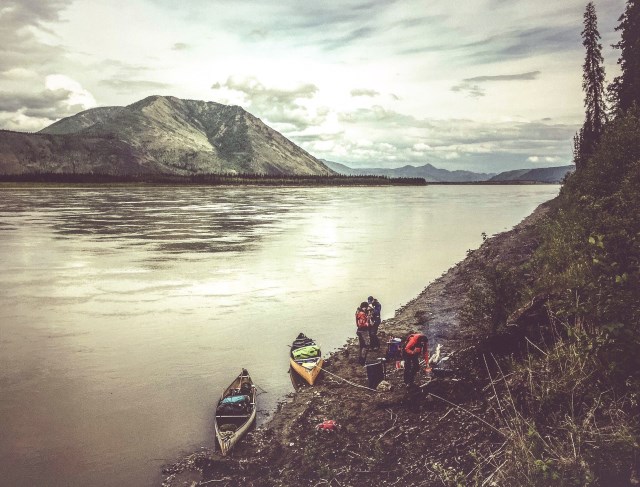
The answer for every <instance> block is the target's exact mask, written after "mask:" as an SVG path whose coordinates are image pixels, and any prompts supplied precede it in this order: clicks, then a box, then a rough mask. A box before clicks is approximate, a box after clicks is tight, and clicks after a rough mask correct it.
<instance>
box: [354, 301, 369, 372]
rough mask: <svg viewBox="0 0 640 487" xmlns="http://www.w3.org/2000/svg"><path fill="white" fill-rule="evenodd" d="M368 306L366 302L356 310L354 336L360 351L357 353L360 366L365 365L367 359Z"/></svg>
mask: <svg viewBox="0 0 640 487" xmlns="http://www.w3.org/2000/svg"><path fill="white" fill-rule="evenodd" d="M368 308H369V304H368V303H366V302H362V303H360V306H359V307H358V309H356V335H357V336H358V345H360V350H359V352H358V361H359V362H360V363H361V364H364V363H365V359H366V358H367V351H368V348H369V344H368V341H367V338H368V336H369V309H368Z"/></svg>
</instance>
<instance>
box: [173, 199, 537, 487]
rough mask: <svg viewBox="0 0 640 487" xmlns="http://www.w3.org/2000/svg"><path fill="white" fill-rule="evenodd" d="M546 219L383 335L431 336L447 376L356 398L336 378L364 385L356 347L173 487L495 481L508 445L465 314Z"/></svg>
mask: <svg viewBox="0 0 640 487" xmlns="http://www.w3.org/2000/svg"><path fill="white" fill-rule="evenodd" d="M548 209H549V204H545V205H542V206H541V207H539V208H538V209H537V210H536V211H535V212H534V213H533V214H532V215H531V216H529V217H528V218H526V219H525V220H524V221H523V222H522V223H520V224H519V225H518V226H516V227H515V228H514V229H513V230H511V231H509V232H505V233H502V234H500V235H497V236H496V237H493V238H489V239H487V241H486V242H485V243H484V244H483V245H482V247H481V248H480V249H478V250H477V251H475V252H472V253H470V255H469V257H468V258H467V259H465V260H464V261H463V262H461V263H460V264H458V265H456V266H455V267H453V268H452V269H450V270H449V271H448V272H447V273H446V274H444V275H443V276H442V277H440V278H439V279H437V280H436V281H434V282H433V283H432V284H431V285H429V286H428V287H427V288H426V289H425V290H424V291H423V292H422V293H421V294H420V295H419V296H418V297H417V298H416V299H414V300H413V301H411V302H409V303H408V304H407V305H405V306H404V307H402V308H401V309H399V310H398V311H397V312H396V315H395V317H394V318H392V319H390V320H387V321H385V322H384V323H383V326H382V328H381V331H382V333H381V338H382V339H383V340H385V339H386V338H387V337H389V336H405V335H406V334H407V333H408V332H409V331H411V330H413V329H421V328H424V327H425V326H426V327H427V330H428V331H427V334H428V335H429V337H430V340H431V345H432V348H434V347H435V345H436V344H440V345H441V346H442V355H443V357H445V358H446V360H443V368H444V367H446V369H447V371H448V372H446V373H442V374H436V377H435V378H434V379H433V380H429V379H428V378H427V377H425V376H424V375H422V376H420V377H419V378H418V380H417V382H418V384H420V385H422V386H423V387H421V388H418V389H415V390H412V391H407V390H406V388H405V387H404V385H403V384H402V371H396V370H395V369H393V368H392V369H391V370H389V371H388V376H387V378H388V380H389V382H390V383H391V386H392V389H391V391H387V392H373V391H369V390H367V389H364V388H359V387H354V386H353V385H350V384H347V383H345V382H344V381H342V380H340V379H338V378H337V377H336V376H338V377H342V378H345V379H348V380H349V381H350V382H352V383H354V384H358V385H361V386H365V385H366V374H365V372H364V369H363V367H362V366H360V365H358V363H357V361H356V360H355V357H356V356H357V346H356V344H355V341H354V340H351V341H350V342H349V343H348V344H347V345H346V346H345V347H344V348H342V349H341V350H339V351H338V352H336V353H335V354H334V355H333V356H332V357H331V365H330V366H329V367H328V368H327V371H328V372H331V374H332V375H328V374H325V375H324V377H323V380H322V381H321V383H320V384H318V385H317V386H316V387H314V388H304V389H302V390H300V391H298V392H297V393H295V394H294V395H292V397H291V398H290V400H289V401H288V402H286V403H285V404H283V405H282V406H281V407H280V408H279V410H278V411H277V412H276V413H275V414H274V416H273V418H272V420H271V421H270V422H269V423H268V424H267V425H265V426H264V427H261V428H260V429H258V430H256V431H255V432H253V433H251V434H250V436H249V437H247V438H245V439H244V440H243V442H242V443H241V444H240V445H239V446H238V447H237V450H235V451H234V453H233V455H232V457H230V458H225V459H222V458H219V457H217V456H216V455H215V454H212V452H210V451H207V450H203V451H201V452H198V453H195V454H193V455H191V456H190V457H188V458H186V459H184V460H183V461H182V462H180V463H178V464H176V465H173V466H171V467H167V469H166V470H165V472H166V474H167V479H166V480H165V485H171V486H178V485H198V484H200V485H229V486H231V485H255V486H263V485H264V486H267V485H331V484H333V485H354V486H357V485H370V484H374V485H438V484H439V485H442V484H443V483H445V482H449V481H454V480H456V479H455V477H456V476H459V475H461V474H460V472H465V475H469V476H470V477H473V476H475V475H479V476H480V475H485V476H487V475H488V474H487V471H488V470H490V467H491V462H490V461H484V460H486V459H488V458H490V457H491V455H492V454H493V453H494V452H495V451H496V449H497V448H498V447H499V446H500V444H501V440H502V437H501V433H500V432H498V431H497V430H496V429H495V427H494V426H493V425H494V424H496V421H495V417H494V412H493V409H491V408H490V407H488V404H487V394H486V391H483V387H484V386H485V382H483V381H478V380H477V375H478V372H479V371H478V370H477V369H478V362H477V353H476V351H475V350H474V349H473V345H474V344H476V343H477V342H478V340H479V339H480V338H481V336H482V332H481V331H480V330H478V329H475V328H469V327H465V326H464V325H462V323H461V320H460V312H461V310H462V307H463V305H464V302H465V297H466V295H467V293H468V292H469V289H470V287H471V285H472V283H473V282H475V281H476V280H477V278H478V274H479V273H480V272H482V269H483V268H484V266H485V265H495V264H496V263H500V264H502V265H517V264H519V263H521V262H523V261H525V260H527V259H528V258H529V257H530V255H531V254H532V253H533V251H534V250H535V248H536V247H537V240H538V239H537V224H538V223H539V222H540V221H541V220H542V219H543V217H544V215H545V214H546V213H547V211H548ZM379 355H381V354H379ZM377 356H378V355H374V354H373V353H372V354H371V355H370V356H369V360H371V359H374V358H376V357H377ZM480 372H481V371H480ZM323 419H334V420H336V421H337V422H338V423H339V424H340V425H341V429H340V430H339V431H337V432H335V433H325V434H320V433H317V432H316V431H315V425H316V424H318V423H319V422H321V421H322V420H323ZM205 482H207V483H205Z"/></svg>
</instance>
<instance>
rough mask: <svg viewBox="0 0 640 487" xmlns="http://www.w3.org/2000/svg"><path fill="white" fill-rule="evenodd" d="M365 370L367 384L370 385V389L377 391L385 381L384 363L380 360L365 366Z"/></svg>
mask: <svg viewBox="0 0 640 487" xmlns="http://www.w3.org/2000/svg"><path fill="white" fill-rule="evenodd" d="M364 368H365V369H366V370H367V383H368V385H369V389H375V388H376V387H378V384H380V382H382V381H383V380H384V375H385V367H384V361H383V360H378V361H376V362H373V363H370V364H367V365H365V366H364Z"/></svg>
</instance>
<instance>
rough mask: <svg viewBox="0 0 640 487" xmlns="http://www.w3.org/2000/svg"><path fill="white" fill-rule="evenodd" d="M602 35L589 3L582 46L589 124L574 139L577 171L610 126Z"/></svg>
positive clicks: (586, 116)
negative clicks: (607, 122) (607, 117)
mask: <svg viewBox="0 0 640 487" xmlns="http://www.w3.org/2000/svg"><path fill="white" fill-rule="evenodd" d="M599 41H600V33H599V32H598V19H597V16H596V8H595V6H594V5H593V2H589V3H588V4H587V7H586V9H585V12H584V30H583V31H582V45H583V46H584V48H585V50H586V54H585V58H584V64H583V65H582V68H583V73H582V89H583V91H584V106H585V120H584V125H583V126H582V129H581V130H580V132H579V136H576V138H575V139H574V144H575V146H574V162H575V164H576V169H579V168H580V166H581V165H583V164H584V162H586V160H587V159H589V157H590V156H591V154H593V151H594V150H595V147H596V145H597V143H598V141H599V140H600V136H601V135H602V132H603V130H604V124H605V123H606V121H607V120H606V106H605V103H604V95H605V94H604V91H605V90H604V67H603V66H602V63H603V61H604V59H603V58H602V45H601V44H600V42H599Z"/></svg>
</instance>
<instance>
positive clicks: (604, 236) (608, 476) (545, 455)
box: [446, 110, 640, 486]
mask: <svg viewBox="0 0 640 487" xmlns="http://www.w3.org/2000/svg"><path fill="white" fill-rule="evenodd" d="M539 232H540V246H539V247H538V249H537V251H536V253H535V254H534V257H533V259H532V260H531V261H530V262H528V263H526V264H524V265H522V266H520V267H518V268H505V267H501V266H497V267H494V268H490V267H487V268H485V270H484V272H483V276H482V278H481V279H479V280H478V281H477V282H476V283H475V284H474V285H473V287H472V289H471V290H470V292H469V294H468V301H467V303H466V305H465V308H464V312H463V316H462V319H463V320H465V321H467V322H468V323H471V322H474V323H479V324H480V326H481V327H482V328H483V330H484V331H485V332H486V334H487V335H488V336H491V335H496V334H507V333H510V332H512V331H513V330H510V328H513V327H510V326H508V325H510V324H512V323H509V322H510V321H511V320H512V318H513V316H514V312H515V311H516V310H518V309H519V308H521V307H523V306H525V308H526V305H527V303H528V302H530V301H531V299H532V297H536V296H537V297H540V296H542V297H543V299H544V309H545V310H546V314H547V316H546V317H542V318H541V317H540V316H539V315H538V316H537V317H536V318H535V319H534V321H533V322H531V319H530V320H529V322H527V323H524V324H522V323H520V327H524V328H526V330H525V333H526V334H527V337H526V340H529V341H528V348H529V350H528V352H527V353H524V354H521V355H520V356H514V357H513V358H511V359H505V358H504V356H503V357H497V358H494V357H489V358H488V361H487V371H488V373H489V385H488V386H487V387H488V393H489V394H490V399H489V404H490V407H491V408H492V410H493V412H494V413H495V417H496V418H497V422H498V424H499V428H500V429H501V430H502V431H503V433H504V436H505V441H504V444H503V445H501V446H500V448H497V449H496V450H495V451H494V452H493V453H492V454H491V455H489V456H487V457H485V458H481V459H478V465H479V466H481V467H482V468H478V469H477V470H478V471H480V470H481V471H482V472H483V474H482V475H481V476H475V477H474V476H470V474H468V473H467V474H465V481H464V482H460V480H459V477H456V475H453V474H452V475H450V477H449V480H447V482H446V483H448V484H449V485H500V486H502V485H504V486H507V485H508V486H525V485H526V486H555V485H557V486H590V485H593V486H629V485H638V484H640V446H639V445H640V421H639V419H640V408H639V405H638V400H639V399H640V353H638V351H639V350H640V113H639V112H638V111H637V110H632V111H630V112H629V113H627V114H626V115H625V116H621V117H619V118H618V119H616V120H615V121H614V122H612V123H610V124H609V126H608V127H607V130H606V132H605V134H604V135H603V137H602V139H601V142H600V143H599V145H598V147H597V149H596V152H595V153H594V155H593V156H592V157H591V158H590V159H589V160H588V161H586V162H585V164H584V166H583V167H581V168H580V170H578V171H576V173H575V174H573V175H571V176H570V177H569V178H568V179H567V181H566V183H565V185H564V187H563V188H562V190H561V192H560V195H559V197H558V198H557V200H556V202H555V203H554V208H553V210H552V211H551V214H550V216H549V217H548V218H547V221H546V222H545V223H544V224H543V225H542V226H541V228H540V229H539ZM525 321H526V320H525Z"/></svg>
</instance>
